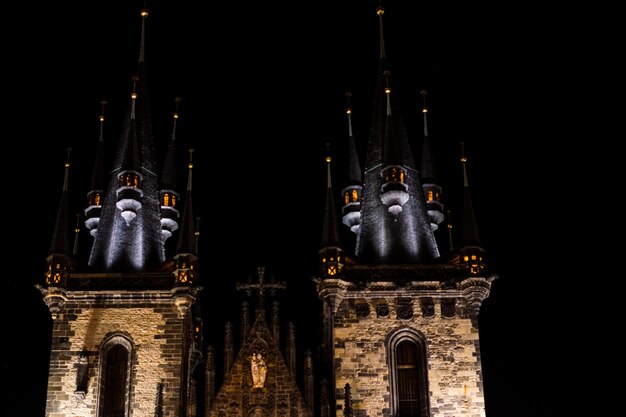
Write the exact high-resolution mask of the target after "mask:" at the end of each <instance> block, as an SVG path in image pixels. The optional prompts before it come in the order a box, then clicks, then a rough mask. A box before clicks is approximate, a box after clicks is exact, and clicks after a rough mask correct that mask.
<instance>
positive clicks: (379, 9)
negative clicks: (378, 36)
mask: <svg viewBox="0 0 626 417" xmlns="http://www.w3.org/2000/svg"><path fill="white" fill-rule="evenodd" d="M376 14H377V15H378V16H382V15H384V14H385V8H384V7H383V6H378V7H377V8H376Z"/></svg>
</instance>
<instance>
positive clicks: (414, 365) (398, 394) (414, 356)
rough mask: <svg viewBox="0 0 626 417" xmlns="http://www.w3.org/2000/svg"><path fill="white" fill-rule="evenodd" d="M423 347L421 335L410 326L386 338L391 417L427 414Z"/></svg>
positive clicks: (425, 360) (426, 371) (428, 409)
mask: <svg viewBox="0 0 626 417" xmlns="http://www.w3.org/2000/svg"><path fill="white" fill-rule="evenodd" d="M425 346H426V343H425V339H424V337H423V336H422V335H421V334H420V333H418V332H417V331H414V330H412V329H403V330H400V331H398V332H396V333H394V334H393V335H392V336H391V337H390V338H389V340H388V345H387V349H388V353H389V376H390V378H389V380H390V382H391V404H390V405H391V415H393V416H397V417H430V405H429V398H428V361H427V359H426V347H425Z"/></svg>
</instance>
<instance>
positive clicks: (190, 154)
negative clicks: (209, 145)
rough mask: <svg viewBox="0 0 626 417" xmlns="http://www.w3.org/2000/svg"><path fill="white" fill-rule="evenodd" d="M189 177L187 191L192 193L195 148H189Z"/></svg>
mask: <svg viewBox="0 0 626 417" xmlns="http://www.w3.org/2000/svg"><path fill="white" fill-rule="evenodd" d="M187 167H188V168H189V176H188V177H187V191H191V174H192V172H193V148H189V164H187Z"/></svg>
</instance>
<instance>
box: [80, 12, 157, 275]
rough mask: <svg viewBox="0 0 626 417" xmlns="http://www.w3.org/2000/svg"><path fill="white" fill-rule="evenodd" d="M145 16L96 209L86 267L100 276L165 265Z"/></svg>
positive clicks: (145, 15)
mask: <svg viewBox="0 0 626 417" xmlns="http://www.w3.org/2000/svg"><path fill="white" fill-rule="evenodd" d="M147 16H148V13H147V10H146V9H145V8H144V9H142V11H141V25H142V39H141V44H140V50H139V62H138V67H137V73H136V76H134V77H133V84H132V92H131V98H130V102H129V108H128V111H127V114H126V118H125V120H124V124H123V126H122V131H121V135H120V139H119V142H118V146H117V150H116V153H115V157H114V159H113V167H112V168H111V169H110V170H109V179H108V185H107V189H106V194H105V196H104V202H103V204H102V214H101V216H100V221H99V224H98V233H97V234H96V236H95V239H94V242H93V246H92V250H91V255H90V258H89V265H90V266H91V267H92V268H95V269H99V270H103V271H106V272H126V271H140V270H146V269H153V268H157V267H158V266H159V265H161V264H162V263H163V262H164V260H165V250H164V242H163V238H162V233H161V232H162V227H161V213H160V206H159V205H158V204H153V203H152V202H153V201H158V200H159V194H158V191H159V189H158V185H159V183H158V179H157V175H156V172H157V169H156V165H157V164H156V158H155V145H154V138H153V135H152V121H151V116H150V105H149V97H148V88H147V82H146V75H145V63H144V57H145V51H144V44H145V39H144V37H145V29H146V17H147Z"/></svg>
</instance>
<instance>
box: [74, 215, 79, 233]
mask: <svg viewBox="0 0 626 417" xmlns="http://www.w3.org/2000/svg"><path fill="white" fill-rule="evenodd" d="M74 233H80V213H76V226H75V227H74Z"/></svg>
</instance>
